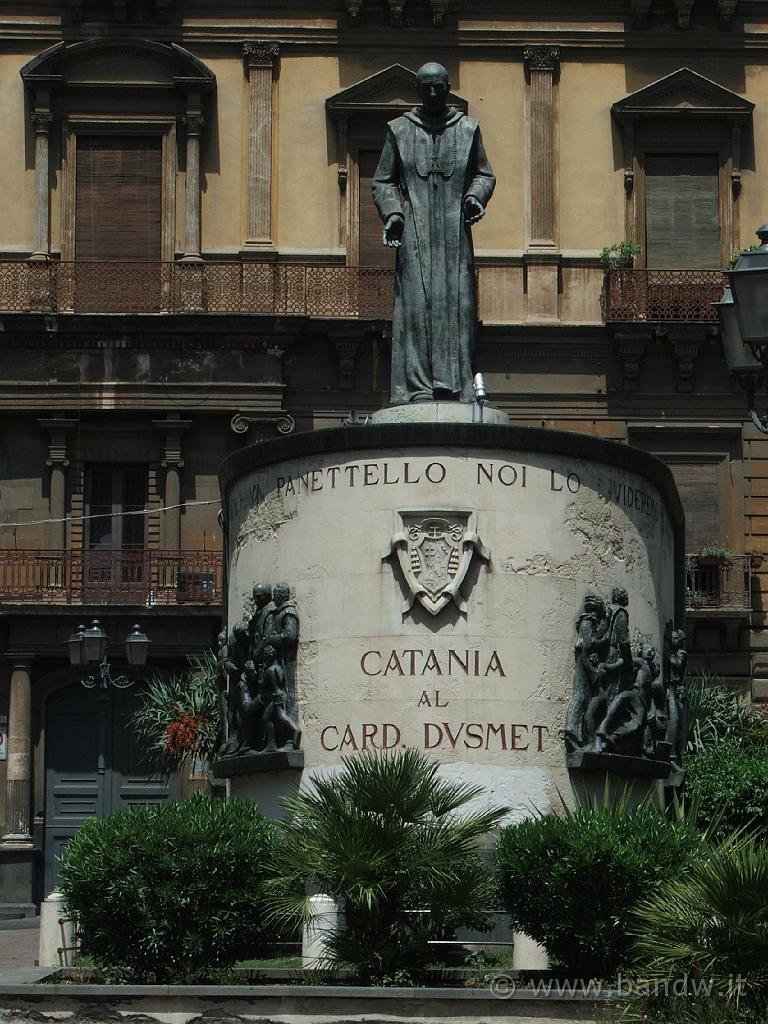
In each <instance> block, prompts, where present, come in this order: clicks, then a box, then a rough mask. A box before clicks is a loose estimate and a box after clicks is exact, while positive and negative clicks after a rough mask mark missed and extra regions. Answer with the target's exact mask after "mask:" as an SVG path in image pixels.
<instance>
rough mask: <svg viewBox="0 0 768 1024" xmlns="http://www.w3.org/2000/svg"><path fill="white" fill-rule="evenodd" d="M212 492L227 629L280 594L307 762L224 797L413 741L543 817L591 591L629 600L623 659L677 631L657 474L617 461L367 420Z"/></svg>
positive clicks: (675, 573)
mask: <svg viewBox="0 0 768 1024" xmlns="http://www.w3.org/2000/svg"><path fill="white" fill-rule="evenodd" d="M406 408H407V411H408V412H410V410H411V408H413V410H414V413H415V412H416V411H417V410H418V407H406ZM466 408H471V406H468V407H466ZM391 411H392V410H388V411H387V412H391ZM377 415H378V414H377ZM221 483H222V490H223V495H224V500H225V508H226V511H227V533H228V540H227V544H228V547H227V555H226V557H227V558H228V564H229V593H228V624H229V628H230V629H231V628H232V627H233V625H235V624H236V623H237V622H240V621H241V620H242V619H243V618H244V617H246V618H247V617H248V616H249V615H250V613H251V606H250V604H249V599H250V595H251V593H252V590H253V586H254V584H256V583H261V582H265V583H270V584H272V585H273V586H274V585H275V584H276V583H278V582H285V583H287V584H288V585H289V586H290V588H291V597H292V598H293V599H294V600H295V603H296V606H297V609H298V614H299V617H300V637H299V644H298V660H297V666H296V684H295V685H296V697H297V701H298V708H299V718H300V724H301V728H302V731H303V740H302V748H303V751H304V766H303V768H294V769H293V770H290V771H289V770H285V771H283V772H281V773H279V774H275V773H273V772H270V773H268V774H269V780H267V779H266V778H264V779H263V780H262V781H261V782H260V774H259V773H252V774H250V775H249V774H239V775H233V776H232V778H231V791H232V793H233V795H248V796H251V797H252V798H254V799H256V800H257V801H259V800H261V801H262V802H264V801H265V800H266V802H271V801H272V799H273V797H274V794H275V793H276V792H278V791H279V790H280V788H281V787H284V788H289V787H291V786H294V785H296V784H299V783H301V784H306V782H307V781H308V780H309V779H310V778H311V777H312V775H313V774H315V773H317V772H326V771H332V770H334V769H336V768H337V767H338V766H339V765H340V764H341V761H342V758H343V757H344V756H347V755H353V754H355V753H356V752H359V751H363V750H367V749H371V748H375V749H378V750H382V749H387V750H394V749H398V748H402V747H406V746H411V747H416V748H418V749H419V750H422V751H424V752H425V753H427V754H428V755H429V756H430V757H432V758H435V759H437V760H438V761H439V762H440V763H441V764H442V766H443V768H442V771H443V772H444V773H445V774H446V775H448V776H451V777H454V778H458V779H461V780H463V781H466V782H472V783H479V784H481V785H483V786H484V787H485V788H486V790H487V794H488V799H490V800H492V801H495V802H503V803H505V804H508V805H509V806H510V807H511V808H512V812H513V814H514V815H515V816H517V817H520V816H524V815H527V814H529V813H530V811H531V807H532V806H535V807H538V808H541V809H546V808H547V807H548V806H550V805H552V804H555V803H557V801H558V795H557V790H558V789H559V790H561V791H562V792H563V793H565V792H567V773H566V768H565V751H564V747H563V742H562V738H561V731H562V729H563V728H564V725H565V716H566V711H567V707H568V702H569V700H570V697H571V692H572V685H573V672H574V643H575V626H574V623H575V620H576V618H577V616H578V615H579V614H580V613H581V611H582V610H583V604H584V597H585V595H586V594H587V593H589V592H592V591H595V592H597V593H598V594H600V595H601V596H603V597H604V598H605V599H606V600H610V595H611V590H612V588H613V587H616V586H620V587H624V588H626V590H627V592H628V594H629V617H630V626H631V632H632V642H633V646H634V645H636V644H637V643H638V642H639V641H640V640H641V639H645V640H648V641H650V642H651V643H653V644H655V645H656V648H657V650H661V644H662V638H663V636H664V630H665V626H666V624H667V623H668V621H669V620H675V619H676V620H677V621H681V620H682V611H683V608H682V595H683V592H682V584H683V582H684V573H683V561H682V550H683V548H682V521H683V520H682V511H681V508H680V503H679V499H678V497H677V492H676V490H675V487H674V483H673V480H672V476H671V474H670V472H669V470H668V469H667V467H666V466H664V465H663V464H662V463H661V462H660V461H658V460H657V459H655V458H653V457H652V456H650V455H647V454H645V453H644V452H641V451H639V450H637V449H633V448H629V447H627V446H625V445H620V444H616V443H612V442H607V441H601V440H598V439H595V438H591V437H585V436H581V435H577V434H566V433H559V432H556V431H548V430H537V429H533V428H525V427H510V426H489V425H478V424H472V423H464V424H460V423H444V422H437V423H435V422H431V423H424V422H416V423H412V424H407V423H394V424H385V423H381V422H376V423H374V424H369V425H365V426H355V427H348V428H340V429H332V430H323V431H318V432H315V433H306V434H296V435H293V436H291V437H287V438H282V439H279V440H276V441H269V442H264V443H261V444H255V445H253V446H251V447H249V448H245V449H241V450H240V451H238V452H236V453H234V454H233V455H232V456H230V457H229V458H228V459H227V460H226V461H225V463H224V464H223V466H222V470H221ZM228 774H232V773H228Z"/></svg>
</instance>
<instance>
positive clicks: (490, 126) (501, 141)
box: [455, 61, 525, 251]
mask: <svg viewBox="0 0 768 1024" xmlns="http://www.w3.org/2000/svg"><path fill="white" fill-rule="evenodd" d="M459 82H460V84H457V85H456V86H455V88H456V91H457V92H458V93H460V94H461V95H462V96H463V97H464V98H465V99H466V100H468V102H469V112H470V114H471V115H472V117H479V118H480V125H481V129H482V132H483V142H484V143H485V148H486V152H487V153H488V159H489V161H490V163H491V167H492V168H493V172H494V174H495V175H496V191H495V193H494V196H493V199H492V201H491V203H490V204H489V207H488V213H487V215H486V217H485V219H484V220H482V221H481V222H480V223H479V224H478V225H476V227H474V228H473V236H474V241H475V247H476V248H477V249H478V251H482V250H484V249H485V250H488V249H490V250H509V249H513V250H514V249H522V248H523V244H524V234H525V212H524V210H525V208H524V194H525V192H524V189H525V183H524V177H523V175H524V160H523V144H524V134H523V130H524V127H523V126H524V101H525V78H524V74H523V68H522V64H520V63H518V62H514V61H497V62H490V61H462V64H461V68H460V75H459Z"/></svg>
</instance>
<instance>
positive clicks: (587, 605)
mask: <svg viewBox="0 0 768 1024" xmlns="http://www.w3.org/2000/svg"><path fill="white" fill-rule="evenodd" d="M628 605H629V598H628V595H627V591H626V590H624V589H623V588H621V587H614V589H613V591H612V594H611V601H610V603H606V602H605V601H604V600H603V598H602V597H600V596H599V595H598V594H594V593H590V594H587V596H586V597H585V598H584V611H583V612H582V614H581V615H579V617H578V619H577V620H576V646H575V657H576V665H575V671H574V680H573V697H572V698H571V703H570V705H569V708H568V716H567V720H566V728H565V731H564V740H565V746H566V749H567V750H568V752H569V753H575V752H577V751H590V752H593V753H603V754H620V755H624V756H628V757H640V758H650V759H652V760H656V761H669V762H671V763H672V764H673V765H675V766H678V767H679V765H680V759H681V756H682V750H683V744H684V741H685V705H686V689H685V673H686V667H687V661H688V655H687V652H686V650H685V642H686V637H685V632H684V631H683V630H681V629H673V627H672V623H671V622H670V623H668V624H667V628H666V631H665V636H664V650H663V652H662V658H661V664H660V663H659V658H658V653H657V651H656V649H655V648H654V647H653V646H652V645H651V644H648V643H641V644H639V646H637V647H636V648H635V650H634V651H633V650H632V644H631V637H630V630H629V610H628Z"/></svg>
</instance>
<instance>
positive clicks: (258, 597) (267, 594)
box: [253, 583, 272, 608]
mask: <svg viewBox="0 0 768 1024" xmlns="http://www.w3.org/2000/svg"><path fill="white" fill-rule="evenodd" d="M271 599H272V587H270V585H269V584H268V583H257V584H256V585H255V586H254V588H253V602H254V604H255V605H256V607H257V608H263V607H264V605H265V604H266V603H267V602H268V601H270V600H271Z"/></svg>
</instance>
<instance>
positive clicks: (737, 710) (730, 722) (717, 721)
mask: <svg viewBox="0 0 768 1024" xmlns="http://www.w3.org/2000/svg"><path fill="white" fill-rule="evenodd" d="M687 714H688V754H689V755H691V754H698V753H699V752H700V751H701V750H705V749H708V748H710V747H714V746H717V744H718V743H722V742H723V741H724V740H727V739H734V740H739V741H741V740H748V739H753V738H758V739H759V738H760V736H761V735H763V736H766V735H768V730H766V725H765V721H764V719H763V718H762V717H761V716H760V715H758V714H757V712H756V711H755V709H754V708H753V707H751V705H750V704H749V703H748V702H746V701H744V700H742V699H741V697H740V696H739V694H738V693H735V692H734V691H733V690H730V689H729V688H728V687H727V686H724V685H723V681H722V679H721V678H720V677H719V676H716V675H701V676H698V677H697V678H696V679H694V680H693V682H692V683H691V685H690V687H689V689H688V698H687Z"/></svg>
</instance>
